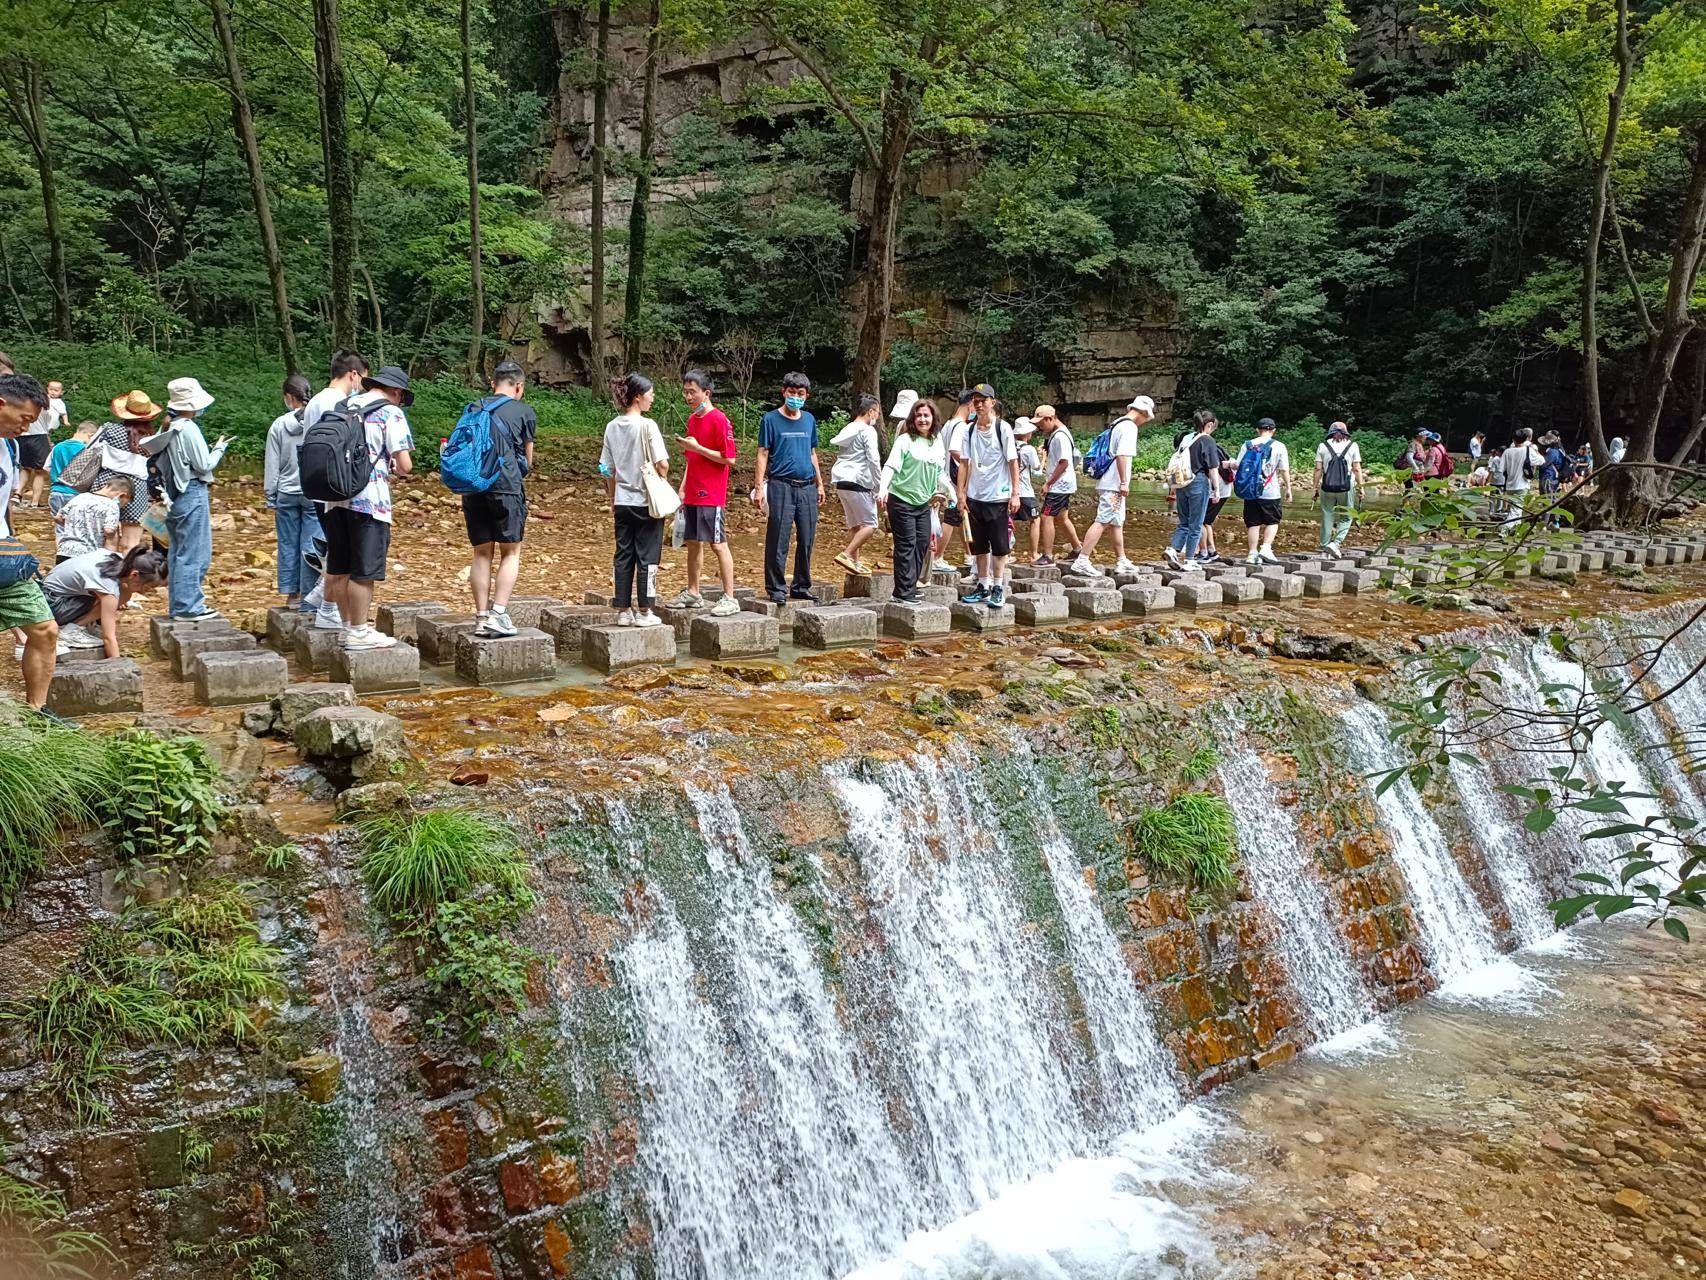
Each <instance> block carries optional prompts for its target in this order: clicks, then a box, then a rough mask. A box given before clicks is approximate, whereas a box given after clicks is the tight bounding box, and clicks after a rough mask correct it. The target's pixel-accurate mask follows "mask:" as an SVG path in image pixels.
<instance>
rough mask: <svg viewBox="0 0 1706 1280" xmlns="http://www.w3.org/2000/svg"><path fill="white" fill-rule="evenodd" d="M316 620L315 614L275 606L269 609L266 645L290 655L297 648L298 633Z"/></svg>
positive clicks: (275, 650) (275, 651) (277, 651)
mask: <svg viewBox="0 0 1706 1280" xmlns="http://www.w3.org/2000/svg"><path fill="white" fill-rule="evenodd" d="M313 621H314V615H313V614H311V613H303V612H302V610H300V609H285V608H282V607H280V606H274V607H273V608H271V609H268V610H267V635H266V645H267V648H269V649H271V650H272V651H273V652H274V653H282V654H285V655H287V656H288V655H289V654H291V653H293V652H294V651H295V649H296V633H297V632H298V631H300V630H301V629H302V628H303V627H305V626H308V625H309V624H311V623H312V622H313Z"/></svg>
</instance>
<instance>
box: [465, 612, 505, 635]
mask: <svg viewBox="0 0 1706 1280" xmlns="http://www.w3.org/2000/svg"><path fill="white" fill-rule="evenodd" d="M474 631H475V634H479V632H480V629H479V628H478V627H475V628H474ZM485 634H486V635H488V636H513V635H514V634H515V620H514V619H513V618H511V617H510V616H509V610H508V609H493V610H492V613H491V616H490V617H489V618H487V619H486V630H485Z"/></svg>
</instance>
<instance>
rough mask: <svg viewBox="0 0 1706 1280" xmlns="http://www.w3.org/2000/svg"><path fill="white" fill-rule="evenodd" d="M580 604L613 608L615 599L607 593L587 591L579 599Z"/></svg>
mask: <svg viewBox="0 0 1706 1280" xmlns="http://www.w3.org/2000/svg"><path fill="white" fill-rule="evenodd" d="M581 603H582V604H600V605H606V606H613V605H615V603H616V597H615V596H614V595H612V594H611V593H610V592H608V591H589V592H587V593H586V594H585V595H584V596H582V597H581Z"/></svg>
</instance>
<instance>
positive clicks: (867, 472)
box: [829, 418, 883, 493]
mask: <svg viewBox="0 0 1706 1280" xmlns="http://www.w3.org/2000/svg"><path fill="white" fill-rule="evenodd" d="M829 443H830V444H831V445H833V446H834V447H835V448H837V449H839V450H840V451H841V452H840V453H839V454H838V455H837V456H836V459H835V465H834V466H833V467H831V468H830V469H829V479H830V483H832V484H836V485H842V484H851V485H856V486H857V487H858V488H861V489H868V490H870V491H871V492H873V493H874V492H876V488H877V480H878V478H879V473H880V472H881V471H882V469H883V458H882V446H881V444H880V443H879V442H878V440H877V429H876V428H875V427H873V426H872V425H871V424H870V423H868V422H865V421H863V420H862V419H859V418H855V419H853V421H851V422H849V423H848V424H847V425H846V426H844V427H842V428H841V430H840V431H838V432H836V434H835V439H833V440H831V441H830V442H829Z"/></svg>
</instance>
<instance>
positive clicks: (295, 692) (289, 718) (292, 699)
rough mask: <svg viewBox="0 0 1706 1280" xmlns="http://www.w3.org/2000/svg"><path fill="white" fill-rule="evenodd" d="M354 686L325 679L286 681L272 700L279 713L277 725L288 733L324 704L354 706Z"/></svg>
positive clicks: (291, 732)
mask: <svg viewBox="0 0 1706 1280" xmlns="http://www.w3.org/2000/svg"><path fill="white" fill-rule="evenodd" d="M354 705H355V686H354V685H352V684H328V683H327V682H325V681H323V680H306V681H299V682H297V683H295V684H287V685H285V686H284V688H283V689H281V690H280V691H279V694H278V696H277V697H276V698H274V699H273V708H274V710H276V711H277V712H278V727H279V729H280V730H281V731H282V732H283V733H285V734H287V735H288V734H293V733H295V732H296V726H297V725H299V724H301V723H302V721H304V720H305V719H307V718H308V717H309V716H311V715H313V714H314V713H315V712H316V711H318V710H319V709H320V708H321V707H353V706H354Z"/></svg>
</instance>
